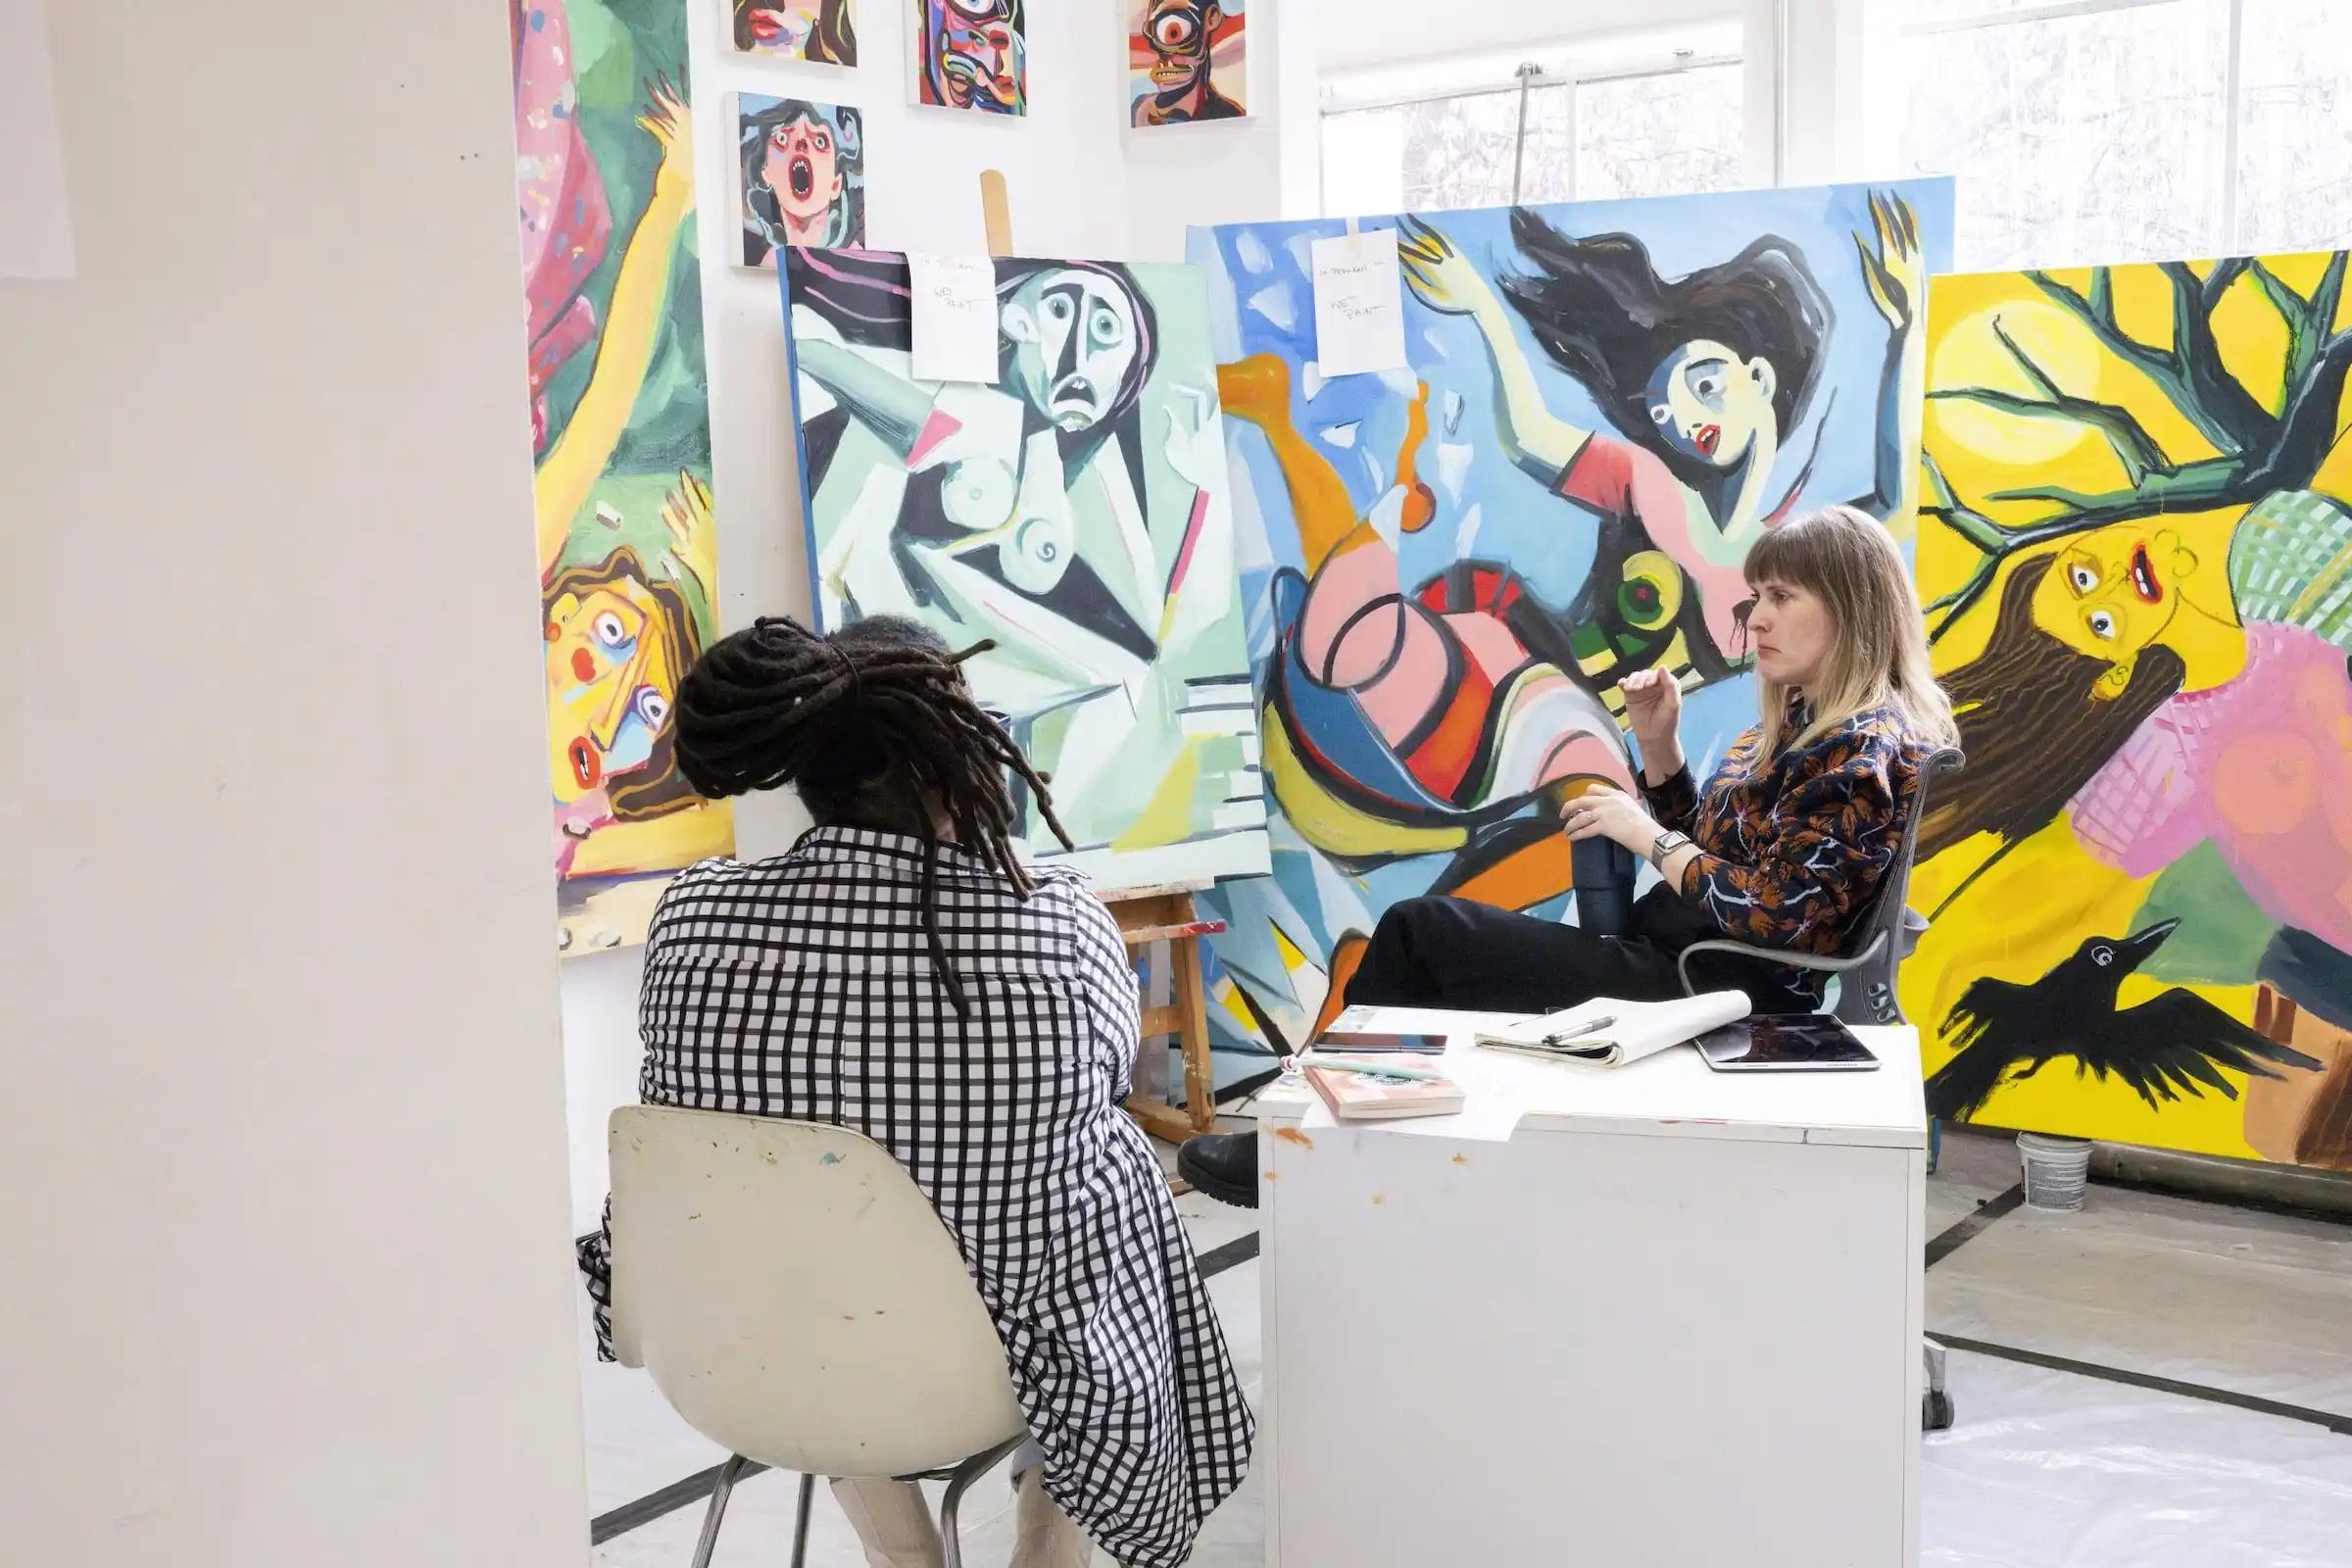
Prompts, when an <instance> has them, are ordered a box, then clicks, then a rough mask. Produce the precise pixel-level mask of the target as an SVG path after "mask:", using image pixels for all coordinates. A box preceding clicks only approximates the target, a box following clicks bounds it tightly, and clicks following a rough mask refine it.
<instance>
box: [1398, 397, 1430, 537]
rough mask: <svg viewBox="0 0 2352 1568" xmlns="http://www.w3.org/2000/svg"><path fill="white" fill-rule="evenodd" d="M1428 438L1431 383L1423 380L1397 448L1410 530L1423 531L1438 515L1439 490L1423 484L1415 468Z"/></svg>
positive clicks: (1405, 520) (1407, 529) (1406, 525)
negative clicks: (1422, 446) (1431, 519)
mask: <svg viewBox="0 0 2352 1568" xmlns="http://www.w3.org/2000/svg"><path fill="white" fill-rule="evenodd" d="M1427 439H1429V383H1428V382H1427V381H1422V382H1419V383H1416V385H1415V386H1414V388H1413V402H1412V406H1411V407H1410V408H1408V409H1406V410H1405V411H1404V439H1403V441H1401V442H1399V443H1398V444H1397V483H1398V484H1400V485H1402V486H1404V488H1405V492H1406V494H1405V498H1404V516H1403V528H1404V531H1405V532H1406V533H1419V532H1420V531H1421V530H1422V529H1424V528H1426V527H1428V526H1429V520H1430V518H1432V517H1434V516H1436V515H1438V497H1437V492H1436V491H1434V490H1432V489H1430V487H1429V486H1428V485H1425V484H1423V483H1422V482H1421V480H1420V479H1419V477H1418V476H1416V474H1415V473H1414V468H1413V466H1414V464H1415V463H1416V461H1418V459H1419V458H1420V455H1421V443H1422V442H1423V441H1426V440H1427Z"/></svg>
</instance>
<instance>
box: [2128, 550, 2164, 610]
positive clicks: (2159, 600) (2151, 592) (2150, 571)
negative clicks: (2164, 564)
mask: <svg viewBox="0 0 2352 1568" xmlns="http://www.w3.org/2000/svg"><path fill="white" fill-rule="evenodd" d="M2131 591H2132V592H2133V593H2136V594H2137V595H2139V597H2140V598H2142V599H2144V600H2146V601H2147V602H2148V603H2149V604H2151V605H2160V604H2163V603H2164V585H2163V584H2162V583H2159V582H2158V581H2157V580H2156V568H2155V566H2154V565H2153V564H2150V563H2149V561H2148V547H2147V546H2146V545H2139V546H2137V547H2135V548H2134V549H2133V550H2132V552H2131Z"/></svg>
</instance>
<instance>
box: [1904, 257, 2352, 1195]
mask: <svg viewBox="0 0 2352 1568" xmlns="http://www.w3.org/2000/svg"><path fill="white" fill-rule="evenodd" d="M2346 261H2347V257H2346V254H2345V253H2334V254H2321V255H2304V256H2277V257H2252V258H2236V259H2231V260H2226V261H2219V262H2196V263H2167V264H2160V265H2159V264H2149V265H2138V266H2129V267H2113V268H2096V269H2083V270H2069V271H2054V272H2002V273H1984V274H1973V275H1956V276H1946V277H1939V278H1937V279H1936V280H1935V282H1934V284H1933V287H1932V289H1931V292H1930V307H1929V324H1928V373H1927V379H1928V409H1927V414H1926V418H1925V427H1924V433H1923V443H1922V450H1923V458H1922V466H1923V476H1922V477H1923V484H1922V491H1921V494H1922V506H1921V517H1920V530H1919V543H1918V556H1917V563H1918V573H1919V585H1920V599H1921V603H1922V605H1923V607H1924V608H1925V609H1926V612H1927V615H1928V629H1929V635H1930V638H1931V640H1932V642H1933V645H1934V649H1935V657H1936V673H1937V676H1938V677H1939V678H1940V679H1941V680H1942V681H1943V683H1944V685H1945V687H1946V689H1947V690H1948V691H1949V692H1950V693H1951V695H1952V698H1953V702H1954V707H1955V709H1956V711H1957V713H1958V716H1959V721H1960V727H1961V739H1962V746H1963V748H1964V750H1965V751H1966V753H1967V757H1968V763H1967V767H1966V769H1965V771H1964V772H1963V773H1962V774H1961V775H1960V776H1959V777H1958V778H1957V779H1956V780H1953V781H1951V782H1950V783H1948V784H1946V785H1945V786H1943V787H1942V789H1941V792H1940V793H1939V794H1938V795H1937V796H1936V798H1935V799H1933V800H1932V801H1931V802H1930V803H1929V809H1928V812H1927V815H1926V816H1925V817H1924V819H1923V821H1922V824H1921V830H1920V844H1919V863H1918V866H1917V869H1916V870H1915V872H1914V876H1913V881H1912V885H1911V903H1912V905H1913V907H1916V908H1918V909H1919V910H1921V911H1922V912H1923V913H1927V914H1929V915H1930V916H1931V918H1932V921H1933V924H1932V926H1931V928H1930V929H1929V931H1928V933H1927V935H1926V936H1925V937H1924V939H1923V940H1922V942H1921V944H1920V948H1919V951H1918V952H1917V953H1916V954H1915V955H1914V956H1912V957H1911V959H1910V960H1909V961H1908V962H1907V963H1906V964H1905V966H1904V970H1903V976H1902V1001H1903V1006H1904V1009H1905V1011H1906V1012H1907V1013H1908V1014H1909V1015H1910V1017H1911V1019H1912V1021H1913V1022H1915V1023H1917V1024H1918V1025H1919V1026H1920V1030H1921V1035H1922V1040H1923V1044H1924V1047H1925V1050H1926V1057H1927V1059H1926V1065H1927V1068H1928V1072H1929V1075H1930V1076H1929V1084H1928V1099H1929V1107H1930V1109H1931V1110H1932V1111H1934V1112H1935V1113H1936V1114H1938V1115H1943V1116H1947V1117H1954V1118H1962V1119H1970V1120H1975V1121H1978V1122H1982V1123H1985V1124H1989V1125H1995V1126H2000V1127H2013V1128H2019V1129H2026V1130H2033V1131H2038V1132H2047V1133H2056V1134H2063V1135H2069V1136H2076V1137H2085V1138H2097V1139H2105V1140H2112V1141H2116V1142H2125V1143H2132V1144H2140V1145H2147V1146H2153V1147H2160V1148H2168V1149H2177V1150H2184V1151H2191V1152H2202V1153H2213V1154H2225V1155H2233V1156H2237V1157H2240V1158H2261V1159H2268V1160H2277V1161H2286V1162H2293V1163H2299V1164H2308V1165H2320V1166H2327V1167H2332V1168H2337V1169H2352V664H2348V663H2347V661H2348V660H2352V443H2347V442H2345V440H2344V439H2343V437H2344V431H2345V410H2344V386H2345V379H2346V371H2347V369H2348V368H2352V310H2348V309H2347V302H2346V300H2345V297H2344V296H2345V289H2344V283H2345V273H2346Z"/></svg>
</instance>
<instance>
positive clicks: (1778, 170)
mask: <svg viewBox="0 0 2352 1568" xmlns="http://www.w3.org/2000/svg"><path fill="white" fill-rule="evenodd" d="M1897 9H1898V7H1897V6H1896V4H1895V0H1745V6H1744V9H1743V11H1742V12H1741V22H1742V24H1743V27H1744V32H1745V42H1744V50H1745V55H1746V73H1745V76H1744V78H1743V79H1744V83H1745V95H1746V103H1747V113H1746V119H1747V136H1748V163H1747V170H1748V182H1749V183H1750V184H1754V185H1769V184H1781V185H1819V184H1828V183H1830V182H1832V181H1836V180H1842V179H1856V178H1861V177H1864V176H1865V174H1866V173H1867V172H1870V170H1871V168H1872V167H1875V166H1877V165H1880V164H1882V163H1883V162H1885V160H1883V159H1881V158H1880V157H1878V156H1877V151H1876V150H1874V147H1873V143H1874V142H1876V141H1878V140H1880V139H1881V137H1882V136H1890V135H1891V134H1892V133H1893V132H1892V128H1891V124H1892V123H1891V122H1889V121H1887V120H1885V119H1884V118H1883V117H1880V118H1876V119H1874V117H1873V114H1872V110H1873V107H1874V98H1883V96H1884V95H1883V94H1874V91H1873V88H1872V83H1871V76H1870V72H1869V70H1868V67H1867V60H1868V56H1869V54H1870V40H1871V38H1872V37H1873V36H1874V35H1876V34H1877V33H1879V32H1880V31H1882V30H1883V29H1884V27H1885V26H1886V25H1887V21H1888V19H1889V18H1890V17H1891V15H1892V14H1893V12H1894V11H1895V10H1897ZM1874 11H1875V12H1876V13H1877V15H1876V16H1873V15H1872V14H1871V13H1872V12H1874ZM1776 105H1777V106H1781V107H1780V108H1779V110H1778V115H1777V118H1776ZM1874 124H1876V125H1881V126H1885V127H1887V128H1885V129H1884V130H1883V131H1874V130H1873V128H1872V127H1873V125H1874Z"/></svg>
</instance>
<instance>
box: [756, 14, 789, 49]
mask: <svg viewBox="0 0 2352 1568" xmlns="http://www.w3.org/2000/svg"><path fill="white" fill-rule="evenodd" d="M783 32H784V24H782V23H781V22H778V21H777V20H776V19H775V18H774V17H773V16H772V15H770V14H769V13H767V12H765V11H755V12H753V13H752V36H753V37H755V38H757V39H759V40H760V42H761V43H774V42H775V41H776V39H777V38H779V37H781V36H782V35H783Z"/></svg>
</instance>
